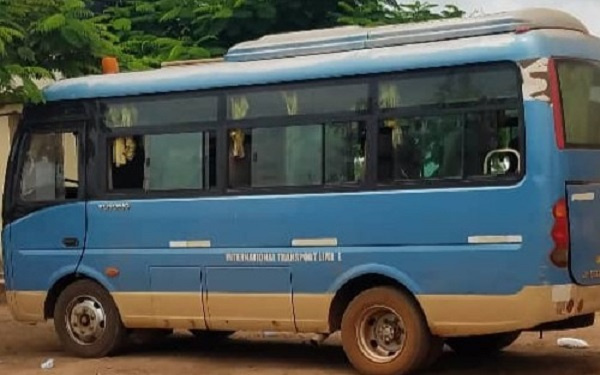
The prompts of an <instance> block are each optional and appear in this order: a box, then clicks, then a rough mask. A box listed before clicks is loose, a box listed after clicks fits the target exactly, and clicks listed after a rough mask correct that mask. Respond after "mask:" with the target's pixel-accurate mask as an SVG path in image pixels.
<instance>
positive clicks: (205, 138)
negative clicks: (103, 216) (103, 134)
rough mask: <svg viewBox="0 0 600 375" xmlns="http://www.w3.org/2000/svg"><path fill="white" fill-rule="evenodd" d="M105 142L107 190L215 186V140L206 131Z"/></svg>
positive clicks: (179, 188)
mask: <svg viewBox="0 0 600 375" xmlns="http://www.w3.org/2000/svg"><path fill="white" fill-rule="evenodd" d="M109 143H110V151H111V152H110V156H111V160H110V173H109V188H110V189H111V190H120V189H135V190H144V191H161V190H206V189H210V188H212V187H214V186H215V185H216V175H215V171H216V150H215V144H216V141H215V136H214V134H212V133H210V132H198V133H181V134H160V135H144V136H142V135H139V136H125V137H119V138H113V139H111V140H110V141H109Z"/></svg>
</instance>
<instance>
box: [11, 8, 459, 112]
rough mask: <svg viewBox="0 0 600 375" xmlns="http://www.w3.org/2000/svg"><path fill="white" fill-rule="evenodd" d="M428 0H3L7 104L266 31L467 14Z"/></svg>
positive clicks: (220, 48)
mask: <svg viewBox="0 0 600 375" xmlns="http://www.w3.org/2000/svg"><path fill="white" fill-rule="evenodd" d="M437 9H438V8H437V7H436V6H435V5H432V4H430V3H427V2H422V1H420V0H417V1H414V2H412V3H397V2H396V0H0V61H1V63H2V64H0V102H1V101H9V100H10V101H14V100H19V101H21V100H34V101H38V100H41V99H42V98H41V95H40V93H39V91H38V90H37V86H36V84H35V82H36V81H37V80H40V79H45V78H51V77H52V76H53V74H54V73H57V72H60V74H61V75H62V76H66V77H72V76H79V75H83V74H88V73H96V72H98V70H99V67H100V58H101V57H103V56H106V55H117V56H118V57H119V60H120V63H121V66H122V68H123V69H124V70H142V69H148V68H154V67H158V66H160V64H161V63H162V62H165V61H173V60H187V59H200V58H207V57H216V56H220V55H222V54H223V53H225V51H226V50H227V49H228V48H229V47H231V46H232V45H234V44H236V43H238V42H241V41H244V40H249V39H255V38H258V37H260V36H262V35H265V34H272V33H281V32H288V31H297V30H307V29H316V28H326V27H333V26H338V25H366V26H372V25H382V24H392V23H405V22H420V21H426V20H434V19H441V18H451V17H461V16H462V15H463V12H462V11H460V10H459V9H458V8H456V7H454V6H447V7H445V8H443V9H442V10H441V11H438V10H437Z"/></svg>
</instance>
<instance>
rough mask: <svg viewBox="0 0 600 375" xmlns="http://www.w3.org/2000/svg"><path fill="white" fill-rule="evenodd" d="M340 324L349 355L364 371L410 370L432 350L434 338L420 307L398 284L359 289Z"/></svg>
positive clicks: (374, 374)
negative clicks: (396, 285)
mask: <svg viewBox="0 0 600 375" xmlns="http://www.w3.org/2000/svg"><path fill="white" fill-rule="evenodd" d="M341 328H342V345H343V347H344V351H345V353H346V356H347V357H348V359H349V361H350V363H352V365H353V366H354V367H355V368H356V369H357V370H358V371H359V372H360V373H361V374H366V375H392V374H395V375H402V374H408V373H410V372H412V371H416V370H418V369H420V368H421V367H422V366H423V365H425V364H426V362H427V360H428V357H429V356H430V354H431V345H432V344H433V341H432V340H433V338H432V336H431V333H430V332H429V328H428V326H427V324H426V321H425V318H424V317H423V314H422V313H421V310H420V309H419V307H418V306H417V304H416V302H415V301H414V300H413V299H412V298H410V297H409V296H408V295H407V294H405V293H403V292H401V291H400V290H398V289H396V288H392V287H376V288H372V289H368V290H366V291H364V292H362V293H360V294H359V295H358V296H357V297H355V298H354V299H353V300H352V301H351V302H350V304H349V305H348V308H347V309H346V311H345V312H344V315H343V317H342V327H341Z"/></svg>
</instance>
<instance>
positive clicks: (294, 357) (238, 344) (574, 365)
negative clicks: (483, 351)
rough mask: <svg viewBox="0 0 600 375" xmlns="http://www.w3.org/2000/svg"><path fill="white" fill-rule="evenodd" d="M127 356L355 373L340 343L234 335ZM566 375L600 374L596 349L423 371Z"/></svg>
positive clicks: (455, 359) (175, 342)
mask: <svg viewBox="0 0 600 375" xmlns="http://www.w3.org/2000/svg"><path fill="white" fill-rule="evenodd" d="M124 356H136V357H137V356H144V357H166V356H167V357H168V356H178V357H180V358H181V357H184V358H185V357H190V358H194V359H197V358H198V356H203V357H205V358H210V359H211V360H216V361H221V360H222V361H223V362H230V361H231V363H235V362H251V363H252V365H253V366H260V367H263V366H264V367H265V368H271V367H272V368H281V367H282V366H283V367H288V368H302V369H307V370H321V371H323V370H336V371H343V372H345V371H348V373H355V372H354V370H353V369H352V367H351V365H350V364H349V362H348V361H347V359H346V356H345V354H344V352H343V350H342V348H341V346H339V345H336V344H324V345H321V346H314V345H311V344H308V343H303V342H300V341H295V342H286V341H278V340H273V341H270V340H259V341H255V340H246V339H238V338H235V339H229V340H226V341H224V342H221V343H219V344H218V345H215V346H212V347H210V346H208V347H207V345H205V344H203V343H201V342H199V341H198V340H196V339H194V338H192V337H187V336H174V337H170V338H167V339H164V340H160V341H156V342H153V343H151V344H142V345H135V346H133V345H132V346H129V347H128V349H127V351H126V353H124ZM483 373H485V374H523V375H525V374H526V375H559V374H560V375H563V374H577V375H585V374H598V373H600V365H599V362H598V358H597V355H596V353H595V352H592V351H586V352H578V353H575V352H572V351H565V352H564V353H556V352H551V353H548V352H530V353H526V352H517V351H514V350H510V349H508V350H506V351H504V352H502V353H499V354H497V355H495V356H488V357H468V356H459V355H456V354H455V353H453V352H451V351H445V352H444V354H443V355H442V357H441V358H440V360H439V361H438V362H436V364H435V365H433V366H432V367H431V368H430V369H428V370H427V371H424V372H420V374H424V375H427V374H446V375H458V374H461V375H464V374H467V375H471V374H473V375H475V374H477V375H479V374H483Z"/></svg>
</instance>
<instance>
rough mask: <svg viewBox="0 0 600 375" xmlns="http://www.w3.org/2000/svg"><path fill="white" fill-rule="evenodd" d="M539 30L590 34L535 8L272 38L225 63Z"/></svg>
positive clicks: (232, 53) (563, 16)
mask: <svg viewBox="0 0 600 375" xmlns="http://www.w3.org/2000/svg"><path fill="white" fill-rule="evenodd" d="M536 29H560V30H574V31H579V32H583V33H586V34H587V33H588V30H587V28H586V27H585V26H584V25H583V24H582V23H581V21H579V20H578V19H577V18H575V17H573V16H571V15H570V14H568V13H564V12H561V11H557V10H551V9H544V8H530V9H525V10H520V11H514V12H505V13H497V14H492V15H485V16H480V17H474V18H454V19H447V20H436V21H430V22H420V23H409V24H400V25H390V26H380V27H375V28H364V27H358V26H348V27H338V28H332V29H325V30H311V31H301V32H294V33H285V34H278V35H267V36H265V37H262V38H260V39H258V40H254V41H249V42H244V43H240V44H238V45H237V46H234V47H232V48H231V49H230V50H229V51H228V53H227V55H226V56H225V59H226V60H228V61H252V60H265V59H277V58H283V57H295V56H301V55H314V54H321V53H333V52H343V51H349V50H357V49H367V48H381V47H390V46H400V45H406V44H415V43H427V42H439V41H444V40H451V39H459V38H468V37H476V36H482V35H493V34H500V33H508V32H516V31H524V30H536Z"/></svg>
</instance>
